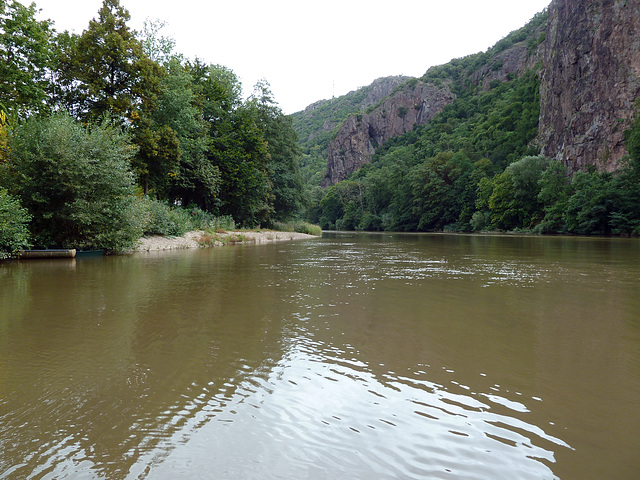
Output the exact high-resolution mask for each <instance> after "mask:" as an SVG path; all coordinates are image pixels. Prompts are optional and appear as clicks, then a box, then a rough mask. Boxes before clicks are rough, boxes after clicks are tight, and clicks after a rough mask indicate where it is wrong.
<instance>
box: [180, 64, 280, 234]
mask: <svg viewBox="0 0 640 480" xmlns="http://www.w3.org/2000/svg"><path fill="white" fill-rule="evenodd" d="M191 70H192V74H193V77H194V87H195V88H196V93H197V96H198V105H199V106H200V108H201V109H202V115H203V119H204V120H205V121H206V123H207V133H208V135H209V148H208V155H207V156H208V158H209V161H210V164H211V165H212V166H214V167H216V168H217V169H218V170H219V172H220V180H221V183H220V197H219V200H220V213H225V214H229V215H232V216H233V217H234V219H235V220H236V221H237V222H238V223H242V224H244V225H257V224H262V223H266V222H268V220H269V217H270V214H271V210H272V206H271V199H270V195H271V184H270V181H269V177H268V175H267V170H268V151H267V144H266V142H265V141H264V137H263V134H262V131H261V130H260V129H259V128H258V126H257V124H256V121H255V117H254V115H253V111H252V109H251V108H249V107H247V106H246V105H244V104H243V102H242V97H241V95H242V85H241V83H240V81H239V80H238V77H237V76H236V75H235V74H234V73H233V72H232V71H231V70H229V69H228V68H226V67H222V66H219V65H214V66H206V65H203V64H201V63H200V62H195V63H194V64H192V65H191Z"/></svg>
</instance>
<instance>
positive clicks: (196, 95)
mask: <svg viewBox="0 0 640 480" xmlns="http://www.w3.org/2000/svg"><path fill="white" fill-rule="evenodd" d="M35 12H36V10H35V5H31V6H30V7H24V6H23V5H22V4H21V3H19V2H17V1H13V0H8V1H2V0H0V59H1V60H2V62H0V63H1V65H0V74H1V75H2V78H3V80H5V81H4V82H3V83H2V85H0V170H1V171H0V183H2V185H4V186H5V187H6V188H7V189H8V192H10V193H11V195H10V196H4V197H3V201H5V203H7V205H9V204H10V205H11V206H12V207H11V208H13V209H14V210H15V208H17V207H15V205H14V203H11V202H13V200H11V202H9V200H8V199H15V200H16V201H19V204H21V205H22V206H23V207H24V208H25V209H26V210H27V211H28V215H30V216H31V217H30V218H31V219H30V222H29V229H30V231H31V233H32V234H33V238H34V242H35V243H36V245H37V246H40V247H48V246H65V247H66V246H70V247H74V248H89V247H99V248H107V249H111V250H114V251H120V250H124V249H127V248H129V247H130V246H131V245H132V242H133V241H134V240H135V238H137V236H139V235H141V234H142V233H143V232H146V233H152V232H154V233H163V234H178V233H180V232H184V229H185V228H196V227H198V226H199V225H202V224H206V225H208V226H211V225H223V224H224V225H231V224H234V225H235V222H238V223H241V224H243V225H249V226H253V225H258V224H269V223H270V222H272V221H274V220H280V219H288V218H292V217H295V216H297V214H298V212H299V210H300V208H301V205H302V182H301V179H300V174H299V160H300V151H299V148H298V146H297V144H296V136H295V132H294V131H293V129H292V126H291V122H290V120H289V119H288V118H287V117H285V116H284V115H283V114H282V112H281V110H280V109H279V107H278V106H277V104H276V103H275V101H274V100H273V99H272V98H271V93H270V92H269V90H268V84H266V83H260V84H259V85H258V90H256V91H257V92H259V95H256V96H254V97H253V98H252V99H251V100H249V101H245V100H243V96H242V85H241V84H240V81H239V80H238V77H237V76H236V75H235V74H234V73H233V72H232V71H231V70H229V69H228V68H226V67H222V66H218V65H206V64H204V63H203V62H201V61H199V60H198V59H196V60H194V61H187V60H185V59H184V57H182V56H181V55H179V54H175V53H174V52H173V49H174V46H175V42H173V40H172V39H170V38H167V37H165V36H163V35H162V34H161V29H162V27H163V26H164V25H163V24H162V23H161V22H147V23H146V25H145V29H144V31H143V33H142V34H141V35H140V36H138V34H137V33H136V32H135V31H133V30H131V29H130V28H129V27H128V25H127V23H128V21H129V19H130V16H129V12H128V11H127V10H126V9H125V8H124V7H123V6H122V5H121V4H120V1H119V0H103V1H102V6H101V8H100V10H99V11H98V15H97V16H96V17H95V18H94V19H93V20H91V21H90V22H89V25H88V27H87V29H86V30H84V31H83V32H82V34H80V35H77V34H73V33H69V32H62V33H59V34H56V33H55V31H54V30H53V28H52V26H51V25H50V23H49V22H48V21H47V22H40V21H37V20H35ZM51 111H57V112H61V111H66V112H68V114H69V116H67V115H63V114H60V113H57V114H55V115H53V116H49V115H50V113H49V112H51ZM80 122H82V123H80ZM136 183H137V186H136ZM135 193H137V194H138V196H136V195H134V194H135ZM3 195H4V193H3ZM179 205H182V206H186V207H185V208H182V209H179V208H177V206H179ZM16 211H17V210H16ZM20 211H22V210H20ZM16 215H17V214H16ZM16 218H18V217H16ZM20 218H22V217H20ZM25 218H26V217H25ZM7 231H8V230H7ZM12 235H13V234H12ZM16 238H17V237H16ZM25 238H26V237H25ZM16 242H17V243H21V242H22V243H24V241H22V240H20V241H18V240H16Z"/></svg>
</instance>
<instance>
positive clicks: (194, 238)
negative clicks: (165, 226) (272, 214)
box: [132, 230, 319, 252]
mask: <svg viewBox="0 0 640 480" xmlns="http://www.w3.org/2000/svg"><path fill="white" fill-rule="evenodd" d="M311 238H319V237H317V236H315V235H308V234H306V233H298V232H278V231H274V230H261V231H253V230H247V231H245V230H242V231H230V232H222V233H216V234H213V235H211V234H208V233H206V232H203V231H193V232H187V233H185V234H184V235H183V236H181V237H165V236H160V235H157V236H151V237H144V238H141V239H140V240H138V244H137V246H136V248H134V249H133V250H132V252H156V251H161V250H180V249H188V248H202V247H217V246H222V245H228V244H237V243H259V244H262V243H274V242H289V241H292V240H308V239H311Z"/></svg>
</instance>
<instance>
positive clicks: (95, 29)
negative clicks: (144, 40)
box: [64, 0, 159, 120]
mask: <svg viewBox="0 0 640 480" xmlns="http://www.w3.org/2000/svg"><path fill="white" fill-rule="evenodd" d="M129 19H130V15H129V12H128V11H127V10H126V9H125V8H124V7H122V6H121V5H120V1H119V0H103V2H102V7H101V8H100V10H99V12H98V18H97V19H95V18H94V19H93V20H91V21H90V22H89V27H88V28H87V29H86V30H85V31H84V32H83V33H82V35H81V36H80V37H79V38H78V40H77V43H75V42H68V47H70V49H71V51H70V52H69V54H68V55H67V57H68V60H67V61H68V65H67V66H68V69H67V70H66V71H65V72H64V77H65V78H64V81H65V82H64V83H66V84H70V83H73V82H75V86H74V87H75V88H74V89H73V91H74V92H75V98H73V99H72V102H73V105H70V110H71V111H77V112H78V113H79V116H80V117H81V118H83V119H84V120H92V119H97V118H100V117H101V116H103V115H104V114H105V113H106V112H109V113H110V114H111V115H114V116H115V117H120V118H122V119H124V118H131V116H132V112H133V110H135V108H136V105H137V104H138V103H139V102H140V99H141V98H142V97H144V96H147V95H150V94H152V93H154V92H157V89H158V85H159V83H158V77H159V67H158V65H157V64H156V63H155V62H153V61H151V60H150V59H149V58H147V57H146V56H145V55H144V53H143V49H142V44H141V42H140V41H139V40H138V39H137V38H136V35H135V32H134V31H132V30H130V29H129V27H128V26H127V22H128V21H129Z"/></svg>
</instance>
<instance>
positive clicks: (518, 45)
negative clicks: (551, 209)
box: [322, 0, 640, 186]
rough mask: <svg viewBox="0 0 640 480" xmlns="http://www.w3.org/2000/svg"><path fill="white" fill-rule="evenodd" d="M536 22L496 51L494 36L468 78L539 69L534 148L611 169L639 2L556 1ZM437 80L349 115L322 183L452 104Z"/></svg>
mask: <svg viewBox="0 0 640 480" xmlns="http://www.w3.org/2000/svg"><path fill="white" fill-rule="evenodd" d="M538 18H540V19H542V18H543V17H538ZM533 25H535V28H532V29H529V31H528V32H527V33H526V35H527V38H526V39H524V40H522V39H521V40H520V41H517V42H514V43H513V44H512V45H510V46H509V47H508V48H505V49H502V50H501V48H500V42H499V43H498V44H497V45H496V46H495V47H493V48H492V49H490V50H489V51H487V53H486V55H489V56H490V58H488V59H486V61H484V62H478V65H479V66H478V67H477V69H476V70H474V71H466V72H464V75H465V76H466V80H465V81H466V82H467V83H470V84H475V85H478V86H480V87H481V88H484V89H488V88H490V85H491V83H492V82H494V81H496V80H497V81H506V80H508V79H509V78H512V76H513V75H518V76H519V75H522V74H523V73H524V72H526V71H528V70H530V69H532V68H537V69H538V72H539V75H540V99H541V104H540V107H541V108H540V122H539V134H538V138H537V143H538V146H539V148H540V150H541V153H542V154H544V155H546V156H549V157H551V158H555V159H557V160H559V161H561V162H563V163H564V164H565V165H566V166H567V167H568V170H569V172H570V173H574V172H576V171H578V170H583V169H585V168H586V167H587V166H589V165H595V166H596V168H597V169H598V170H600V171H614V170H616V169H617V168H619V166H620V160H621V158H622V157H623V156H624V155H625V154H626V153H627V152H626V148H625V145H624V132H625V130H627V129H628V127H629V126H630V125H631V122H632V120H633V118H634V114H635V112H636V109H635V108H634V102H636V101H637V100H638V98H640V0H590V1H585V0H553V1H552V3H551V5H550V6H549V8H548V20H547V21H546V23H545V22H538V23H535V22H532V23H530V24H529V26H533ZM522 32H524V30H522ZM512 33H513V32H512ZM454 62H455V61H453V62H452V63H454ZM424 78H427V77H426V76H425V77H424ZM412 82H415V83H413V87H414V88H410V86H411V85H412ZM438 85H439V86H436V85H435V84H431V83H424V82H423V81H422V80H415V79H414V80H411V81H409V82H407V83H406V84H405V85H404V86H403V87H402V88H401V89H396V90H395V92H394V93H393V94H392V95H390V96H389V97H388V98H387V99H386V100H384V101H383V102H382V103H381V104H380V105H378V106H377V107H376V108H375V109H374V110H373V111H371V112H370V113H363V114H361V115H354V116H351V117H349V118H348V119H347V120H346V121H345V122H344V124H343V125H342V126H341V128H340V130H339V131H338V134H337V136H336V138H335V139H334V140H333V141H332V142H331V144H330V146H329V153H328V161H327V171H326V174H325V178H324V180H323V183H322V184H323V186H329V185H333V184H335V183H338V182H339V181H341V180H343V179H345V178H346V177H347V176H348V175H350V174H351V173H353V172H355V171H357V170H358V169H359V168H360V167H361V166H362V165H363V164H365V163H367V162H369V161H370V160H371V158H372V156H373V154H374V153H375V150H376V148H377V147H378V146H380V145H382V144H383V143H385V142H386V141H387V140H389V139H390V138H393V137H395V136H398V135H401V134H403V133H406V132H408V131H410V130H411V129H413V128H414V126H415V125H416V124H417V125H421V124H424V123H427V122H428V121H430V120H431V119H432V118H433V117H434V116H435V115H436V114H437V113H439V112H440V111H441V110H442V109H443V108H444V107H445V106H446V105H447V104H449V103H451V102H453V101H454V99H455V98H456V96H455V94H454V93H453V92H452V90H451V88H450V83H447V82H446V81H443V82H442V83H439V84H438Z"/></svg>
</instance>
